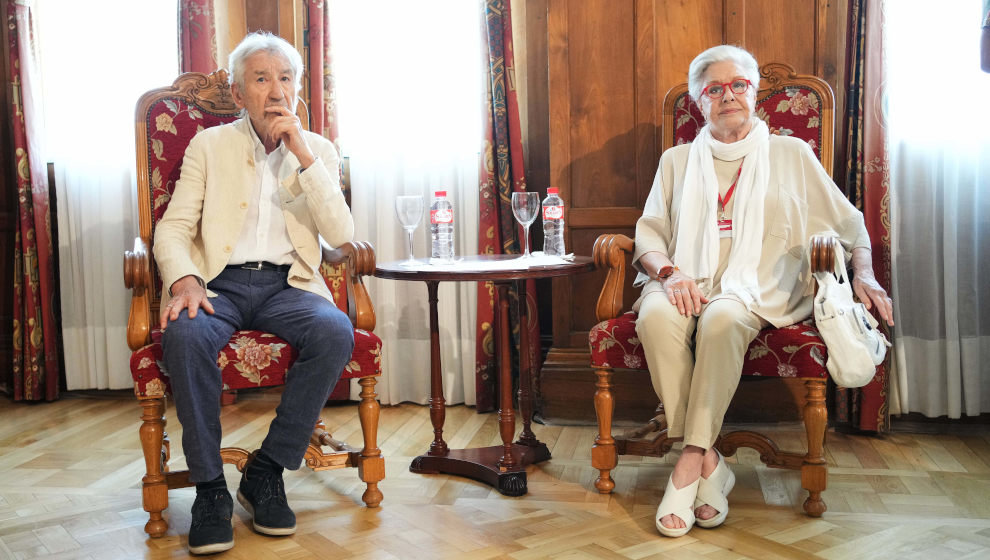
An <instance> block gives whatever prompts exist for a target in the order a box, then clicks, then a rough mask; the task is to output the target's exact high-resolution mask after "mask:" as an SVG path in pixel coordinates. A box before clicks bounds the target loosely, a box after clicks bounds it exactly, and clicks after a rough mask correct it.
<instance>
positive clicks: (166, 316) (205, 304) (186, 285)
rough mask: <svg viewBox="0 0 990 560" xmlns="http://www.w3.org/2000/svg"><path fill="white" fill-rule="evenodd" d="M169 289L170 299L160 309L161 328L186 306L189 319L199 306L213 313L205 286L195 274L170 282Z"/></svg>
mask: <svg viewBox="0 0 990 560" xmlns="http://www.w3.org/2000/svg"><path fill="white" fill-rule="evenodd" d="M170 291H171V292H172V299H171V300H169V302H168V305H166V306H165V307H163V308H162V311H161V323H160V326H161V328H162V330H165V327H166V326H168V322H169V321H175V320H176V319H178V318H179V313H180V312H181V311H182V310H183V309H185V308H187V307H188V308H189V318H190V319H192V318H194V317H196V312H197V311H198V310H199V308H200V307H202V308H203V311H206V312H207V313H209V314H210V315H213V304H211V303H210V298H208V297H207V296H206V288H204V287H203V286H202V285H200V283H199V279H198V278H196V277H195V276H192V275H189V276H183V277H182V278H179V279H178V280H176V281H175V283H174V284H172V289H171V290H170Z"/></svg>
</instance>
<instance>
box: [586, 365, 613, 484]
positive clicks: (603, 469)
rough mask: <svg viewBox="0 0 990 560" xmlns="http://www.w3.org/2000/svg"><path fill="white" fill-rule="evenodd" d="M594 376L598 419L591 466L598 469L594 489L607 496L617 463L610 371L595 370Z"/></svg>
mask: <svg viewBox="0 0 990 560" xmlns="http://www.w3.org/2000/svg"><path fill="white" fill-rule="evenodd" d="M595 375H597V376H598V381H597V382H596V383H595V387H597V390H596V391H595V415H596V416H597V417H598V436H597V437H596V438H595V444H594V445H593V446H591V466H592V467H594V468H596V469H598V478H597V479H596V480H595V488H597V489H598V492H600V493H602V494H608V493H610V492H611V491H612V489H613V488H615V481H613V480H612V476H611V472H612V469H614V468H615V466H616V465H617V464H618V463H619V457H618V455H617V454H616V451H615V439H613V438H612V412H613V411H614V410H615V401H614V400H613V398H612V390H611V389H612V385H611V383H610V380H611V377H612V370H611V369H606V368H595Z"/></svg>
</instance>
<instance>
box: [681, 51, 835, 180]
mask: <svg viewBox="0 0 990 560" xmlns="http://www.w3.org/2000/svg"><path fill="white" fill-rule="evenodd" d="M760 76H761V78H762V80H761V81H760V86H761V87H760V90H759V91H758V92H757V94H756V116H758V117H759V118H761V119H763V121H764V122H766V123H767V126H769V127H770V132H771V133H773V134H780V135H783V136H795V137H797V138H800V139H802V140H804V141H805V142H807V143H808V144H809V145H810V146H811V148H812V149H813V150H814V151H815V155H816V156H818V159H819V160H820V161H821V162H822V166H824V167H825V169H826V170H827V171H828V172H829V174H831V173H832V143H833V136H832V135H833V130H834V120H833V119H834V116H833V114H834V113H833V111H834V109H835V96H834V95H833V94H832V88H831V87H829V85H828V84H827V83H826V82H825V81H824V80H822V79H821V78H818V77H817V76H809V75H804V74H796V73H795V72H794V69H793V68H792V67H790V66H788V65H786V64H781V63H773V62H772V63H769V64H765V65H763V66H762V67H760ZM704 124H705V119H704V116H703V115H702V114H701V111H700V110H699V109H698V106H697V104H695V103H694V102H693V101H692V100H691V96H690V95H688V85H687V83H683V84H678V85H676V86H674V87H672V88H670V91H668V92H667V95H666V96H665V97H664V100H663V137H662V139H661V141H662V148H663V149H664V150H666V149H667V148H670V147H672V146H676V145H679V144H685V143H687V142H690V141H692V140H694V137H695V136H696V135H697V134H698V131H699V130H701V127H702V126H704Z"/></svg>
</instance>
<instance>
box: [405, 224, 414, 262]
mask: <svg viewBox="0 0 990 560" xmlns="http://www.w3.org/2000/svg"><path fill="white" fill-rule="evenodd" d="M406 240H407V243H406V249H407V251H408V252H407V253H406V254H407V255H409V258H408V259H407V260H410V261H411V260H414V259H415V257H414V256H413V230H411V229H407V230H406Z"/></svg>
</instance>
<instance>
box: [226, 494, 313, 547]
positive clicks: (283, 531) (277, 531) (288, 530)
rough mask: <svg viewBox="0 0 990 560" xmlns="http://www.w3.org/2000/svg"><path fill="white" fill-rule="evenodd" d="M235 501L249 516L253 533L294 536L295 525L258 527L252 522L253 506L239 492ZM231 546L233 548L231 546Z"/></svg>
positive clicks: (255, 522) (256, 523)
mask: <svg viewBox="0 0 990 560" xmlns="http://www.w3.org/2000/svg"><path fill="white" fill-rule="evenodd" d="M237 501H238V502H240V503H241V506H243V507H244V509H246V510H247V512H248V513H250V514H251V525H252V526H253V527H254V530H255V531H257V532H259V533H261V534H262V535H269V536H272V537H284V536H286V535H294V534H295V533H296V526H295V525H293V526H292V527H265V526H264V525H259V524H258V522H257V521H255V520H254V506H252V505H251V502H249V501H248V499H247V498H245V497H244V494H243V493H242V492H241V491H240V490H238V491H237ZM231 546H233V544H231ZM224 550H226V549H224Z"/></svg>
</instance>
